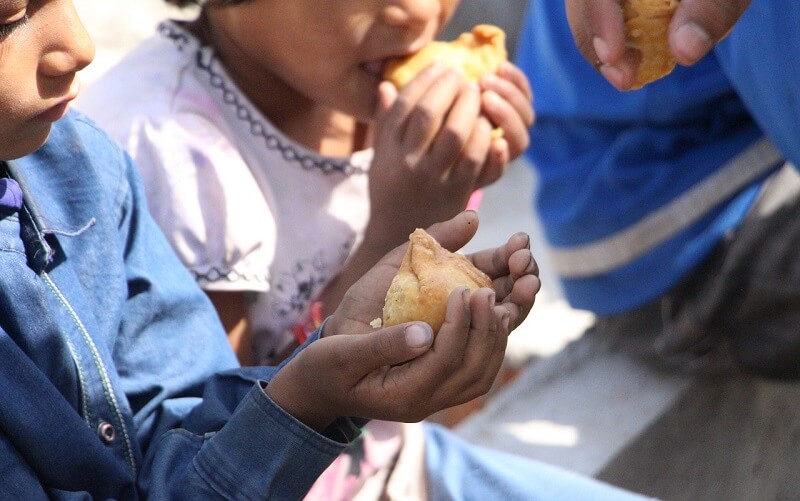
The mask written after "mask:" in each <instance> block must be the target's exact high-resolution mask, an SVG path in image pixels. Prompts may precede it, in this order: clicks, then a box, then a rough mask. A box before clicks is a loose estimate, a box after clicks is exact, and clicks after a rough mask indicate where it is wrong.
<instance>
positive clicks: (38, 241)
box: [6, 130, 99, 272]
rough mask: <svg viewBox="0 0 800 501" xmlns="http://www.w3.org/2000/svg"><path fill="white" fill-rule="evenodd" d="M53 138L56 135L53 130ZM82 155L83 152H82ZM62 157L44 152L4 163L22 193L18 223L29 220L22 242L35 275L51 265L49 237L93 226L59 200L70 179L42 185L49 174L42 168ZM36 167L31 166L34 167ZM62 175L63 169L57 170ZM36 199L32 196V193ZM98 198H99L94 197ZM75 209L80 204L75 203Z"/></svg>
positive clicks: (82, 213)
mask: <svg viewBox="0 0 800 501" xmlns="http://www.w3.org/2000/svg"><path fill="white" fill-rule="evenodd" d="M53 134H59V131H57V130H54V131H53ZM81 153H85V152H81ZM63 158H64V155H60V156H55V155H50V154H49V150H48V149H47V148H42V149H41V150H39V151H37V152H36V153H33V154H32V155H29V156H28V157H25V158H23V159H20V160H12V161H8V162H6V164H7V168H8V172H9V174H10V176H11V177H12V178H13V179H14V180H15V181H17V183H19V186H20V188H21V190H22V197H23V208H22V210H21V211H20V214H19V216H20V219H21V220H28V221H29V222H30V223H31V224H30V225H24V226H23V228H24V230H23V233H24V234H23V235H22V237H23V239H24V240H25V245H26V249H27V253H28V257H29V259H30V261H31V263H30V264H31V267H32V268H33V269H34V270H36V271H37V272H39V271H42V270H44V269H45V268H47V266H48V265H50V264H51V263H53V260H54V258H55V250H54V248H53V243H54V242H53V241H52V240H49V239H48V236H52V235H59V236H65V237H70V236H75V235H78V234H80V233H82V232H84V231H86V230H87V229H88V228H89V227H91V226H93V225H94V224H95V222H96V215H94V214H87V213H86V212H85V211H80V210H75V209H76V207H75V204H71V203H69V201H66V202H65V201H64V200H63V196H60V191H61V188H60V187H61V186H63V184H64V183H72V182H74V180H73V179H72V178H62V179H59V180H57V181H55V182H53V180H48V182H43V178H46V177H47V176H48V175H50V173H48V172H47V171H46V169H42V168H41V166H42V165H48V164H49V163H53V162H58V161H63V160H61V159H63ZM37 163H38V165H34V164H37ZM59 171H60V172H64V169H59ZM71 172H73V173H74V175H75V176H79V175H80V172H78V171H77V170H75V171H71ZM34 192H35V193H36V196H35V197H34V196H33V193H34ZM95 195H96V196H99V195H98V194H95ZM75 202H76V203H77V204H78V205H84V204H80V201H78V200H76V201H75Z"/></svg>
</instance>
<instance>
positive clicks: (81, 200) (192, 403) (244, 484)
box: [0, 113, 359, 499]
mask: <svg viewBox="0 0 800 501" xmlns="http://www.w3.org/2000/svg"><path fill="white" fill-rule="evenodd" d="M77 166H79V167H80V169H78V168H77ZM15 168H16V171H15V173H16V174H17V176H15V177H19V178H20V181H21V185H22V186H23V192H24V196H25V200H26V204H29V205H30V206H31V212H32V214H33V216H32V221H33V223H32V224H31V227H32V228H33V230H31V231H35V232H41V233H43V235H40V238H39V239H38V240H41V242H43V243H48V242H50V243H54V242H55V243H54V244H53V245H52V248H53V256H54V257H52V259H50V261H48V262H49V264H45V265H43V266H44V268H43V269H44V271H43V272H42V273H40V274H39V275H36V274H35V273H31V274H30V276H31V277H32V278H31V280H32V281H36V280H37V277H46V280H48V281H50V283H51V284H52V289H53V290H57V291H59V293H58V301H55V300H54V301H53V306H52V308H51V307H50V306H45V307H42V306H40V305H37V306H36V308H37V310H33V309H32V308H31V307H30V306H28V307H25V305H18V304H13V303H12V304H11V305H5V303H3V304H0V306H2V307H3V308H6V307H8V308H15V310H13V313H14V314H18V315H19V316H22V317H23V320H25V322H28V323H27V326H28V327H27V328H26V329H25V330H23V331H22V332H21V334H19V336H23V338H24V336H26V335H29V334H30V333H35V332H38V331H41V332H43V333H44V335H49V334H47V333H48V332H49V333H54V332H57V331H62V336H63V337H67V336H68V335H69V332H68V331H69V329H71V328H72V327H73V326H74V325H79V326H80V329H79V330H80V331H81V333H80V334H78V335H76V338H74V339H73V341H69V340H66V341H64V343H65V345H66V344H68V347H69V349H66V348H64V349H61V350H59V354H62V353H66V354H67V356H69V353H71V354H72V356H71V357H72V359H73V362H74V364H75V366H76V367H77V369H76V370H75V371H74V372H73V371H69V370H66V371H65V370H64V369H60V372H59V373H58V376H57V378H54V377H53V376H52V375H49V376H48V375H47V372H48V367H43V368H41V372H42V373H44V374H45V376H46V377H49V378H50V380H51V381H54V379H59V381H58V383H57V384H58V385H59V387H61V389H60V391H61V393H62V394H63V395H65V397H66V400H67V401H68V403H69V405H67V406H66V407H67V409H68V411H69V412H71V413H73V414H79V415H80V418H79V419H77V420H70V423H72V422H73V421H77V423H81V421H83V422H84V423H88V424H89V428H90V429H94V428H95V427H96V421H92V419H94V418H96V417H97V416H103V415H107V410H108V409H107V407H113V411H114V412H115V413H116V414H115V415H114V416H112V418H110V419H107V420H108V421H110V422H112V423H114V424H117V425H118V427H117V436H121V437H122V438H120V439H119V440H117V441H119V442H122V444H121V445H119V450H120V452H119V454H118V455H117V456H118V457H119V458H121V459H120V464H121V465H122V467H123V468H127V469H128V470H129V471H132V475H133V477H134V478H135V480H134V483H135V491H136V492H137V493H138V495H140V496H143V497H147V498H153V499H208V498H226V499H233V498H236V499H251V498H258V499H264V498H269V499H296V498H301V497H302V496H303V494H304V493H305V492H306V491H307V490H308V488H310V486H311V484H312V483H313V482H314V480H316V478H317V477H318V476H319V474H320V473H322V471H323V470H324V469H325V468H326V467H327V466H328V465H329V464H330V463H331V462H332V461H333V459H334V458H335V457H336V456H337V455H338V454H339V453H340V452H341V451H342V449H343V448H344V447H345V446H346V445H347V443H348V442H349V441H351V440H353V439H354V438H355V437H356V436H357V435H358V433H359V429H358V426H357V425H356V423H355V422H353V421H352V420H350V419H348V418H341V419H339V420H337V421H336V422H335V423H334V424H333V425H331V427H330V428H329V429H328V430H326V431H325V433H322V434H320V433H317V432H315V431H314V430H312V429H310V428H308V427H306V426H305V425H304V424H302V423H300V422H299V421H297V420H296V419H294V418H293V417H292V416H290V415H289V414H287V413H286V412H284V411H283V410H282V409H281V408H280V407H279V406H277V405H276V404H275V403H274V402H272V401H271V400H270V399H269V398H268V397H267V395H266V394H265V393H264V391H263V388H264V387H265V385H266V384H268V381H269V380H270V379H271V377H272V376H273V375H274V374H275V373H276V371H277V370H278V369H277V368H269V367H253V368H240V367H238V364H237V362H236V358H235V356H234V354H233V352H232V350H231V349H230V346H229V344H228V341H227V339H226V336H225V332H224V330H223V328H222V326H221V324H220V322H219V319H218V318H217V316H216V313H215V311H214V309H213V306H212V305H211V303H210V301H209V300H208V298H207V297H206V296H205V294H204V293H203V292H202V291H201V290H200V289H199V288H198V287H197V285H196V284H195V283H194V281H193V280H192V278H191V276H190V275H189V274H188V272H187V271H186V270H185V269H184V267H183V266H182V265H181V263H180V262H179V261H178V259H177V257H176V256H175V255H174V253H173V252H172V249H171V248H170V246H169V244H168V243H167V241H166V239H165V238H164V237H163V235H162V234H161V232H160V231H159V230H158V228H157V226H156V224H155V223H154V221H153V220H152V219H151V217H150V215H149V214H148V212H147V207H146V202H145V197H144V193H143V189H142V186H141V184H140V181H139V177H138V173H137V172H136V168H135V166H134V165H133V163H132V161H131V160H130V158H129V157H128V156H127V155H125V154H124V153H123V152H122V150H121V149H120V148H119V147H118V146H116V145H114V144H113V143H112V142H111V141H109V140H108V139H107V138H106V136H105V135H104V134H102V132H100V131H99V130H98V129H97V128H96V127H95V126H94V124H93V123H91V122H90V121H89V120H88V119H86V118H85V117H82V116H80V115H78V114H76V113H71V114H70V115H69V116H68V117H67V118H66V119H64V120H62V121H60V122H59V123H58V124H57V126H56V127H54V129H53V132H52V133H51V137H50V139H49V140H48V144H47V145H46V146H45V148H43V149H42V150H41V151H39V152H37V154H36V155H34V156H32V157H31V158H26V159H22V160H21V161H19V162H17V163H16V165H15ZM87 221H88V222H87ZM67 227H69V228H72V227H75V228H78V230H75V231H73V230H69V231H67V230H66V229H65V228H67ZM43 245H44V244H43ZM20 248H21V247H20ZM15 255H19V256H22V254H15ZM37 255H39V254H37ZM17 261H19V260H17ZM22 261H23V262H24V258H23V259H22ZM29 261H30V260H29ZM26 276H27V275H26ZM19 282H20V280H19V279H16V280H14V281H11V282H8V283H11V284H14V287H21V288H22V287H27V288H31V287H38V289H37V290H40V291H41V290H46V288H45V287H43V286H41V284H35V283H33V284H20V283H19ZM29 285H30V286H29ZM40 295H41V294H40ZM0 300H2V298H0ZM65 304H66V305H67V306H68V308H69V311H70V315H71V317H72V319H71V320H70V319H67V320H70V321H69V323H68V324H67V323H64V322H65V321H64V318H65V317H64V315H63V314H62V313H61V312H60V310H63V306H64V305H65ZM48 309H52V310H53V313H52V315H51V316H52V318H51V319H45V320H42V317H43V316H44V315H49V311H48ZM57 310H59V311H57ZM31 311H36V315H35V318H34V317H33V316H31V313H30V312H31ZM28 317H30V318H28ZM25 322H20V323H21V324H23V325H25ZM45 322H50V323H51V324H58V323H59V322H61V324H62V325H61V327H57V328H56V329H51V328H49V327H48V328H47V329H37V328H38V326H39V324H42V325H44V323H45ZM0 323H3V322H0ZM0 327H2V325H0ZM0 330H2V329H0ZM63 333H66V334H63ZM0 334H2V332H0ZM31 335H32V334H31ZM81 336H84V339H81ZM317 338H318V334H317V335H316V336H313V337H312V338H311V339H309V341H308V343H311V342H314V340H316V339H317ZM62 341H63V340H62V339H53V340H51V341H50V342H49V344H50V345H51V346H53V345H56V346H57V345H58V344H59V343H61V342H62ZM84 341H85V342H84ZM20 343H22V346H23V347H25V345H26V343H25V339H22V340H21V341H18V344H20ZM30 345H31V346H33V343H30ZM36 346H45V344H38V345H36ZM86 346H88V348H86ZM298 352H299V350H298ZM29 356H31V358H33V359H34V360H35V359H39V358H41V359H43V360H44V359H46V358H47V357H46V356H43V355H42V354H32V355H31V354H29ZM92 374H97V375H98V376H97V377H96V378H95V377H93V376H92ZM54 384H55V383H54ZM70 384H71V385H72V386H73V387H75V388H76V390H69V389H64V388H65V387H68V386H69V385H70ZM95 386H96V387H95ZM95 397H96V398H95ZM112 404H113V405H112ZM64 422H66V420H64ZM78 428H84V427H83V426H76V429H75V433H76V434H81V433H86V431H87V430H86V429H78ZM0 431H2V432H6V431H7V430H6V429H5V428H4V429H2V430H0ZM70 434H71V433H70ZM45 442H46V440H42V443H45ZM107 445H109V446H111V445H110V444H107ZM114 447H116V446H114ZM112 450H115V449H113V448H112ZM60 452H61V451H60ZM63 453H64V454H67V455H68V454H73V455H74V461H76V462H81V461H84V462H85V463H89V461H88V460H87V459H86V458H85V457H82V456H85V455H86V454H87V451H86V450H84V451H63ZM98 457H99V456H98ZM102 457H103V458H106V459H103V461H108V460H109V459H108V456H107V454H105V453H104V454H103V455H102ZM93 459H94V460H97V458H93ZM125 465H127V466H125ZM91 477H92V475H91V472H87V474H86V478H91ZM98 477H100V475H98ZM81 482H82V483H81ZM81 482H78V484H80V485H81V490H83V489H85V490H87V491H89V492H90V493H94V494H93V495H97V496H98V497H109V496H108V495H107V494H102V495H101V494H100V493H109V492H129V491H126V490H124V489H123V488H119V489H117V490H114V489H113V488H110V487H109V486H108V485H102V486H100V485H99V484H100V483H101V482H104V483H105V484H107V483H108V482H109V480H108V478H107V477H106V478H98V480H97V482H96V485H93V484H91V482H90V481H88V480H86V479H82V480H81ZM55 487H59V486H55ZM59 488H62V489H63V488H64V487H59ZM71 488H72V487H70V489H71ZM95 488H96V490H95ZM111 497H116V496H111ZM121 497H128V496H121Z"/></svg>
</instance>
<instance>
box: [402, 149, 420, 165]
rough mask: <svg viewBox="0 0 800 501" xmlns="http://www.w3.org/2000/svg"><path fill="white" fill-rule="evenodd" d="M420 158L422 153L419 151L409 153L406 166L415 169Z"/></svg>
mask: <svg viewBox="0 0 800 501" xmlns="http://www.w3.org/2000/svg"><path fill="white" fill-rule="evenodd" d="M420 158H422V155H421V154H420V153H417V152H413V153H409V154H408V155H406V156H405V158H404V161H405V163H406V167H408V168H409V169H413V168H414V167H416V166H417V163H418V162H419V159H420Z"/></svg>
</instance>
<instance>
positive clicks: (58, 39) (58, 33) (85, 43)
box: [41, 2, 95, 76]
mask: <svg viewBox="0 0 800 501" xmlns="http://www.w3.org/2000/svg"><path fill="white" fill-rule="evenodd" d="M61 4H63V13H62V16H60V18H59V23H58V25H57V27H54V28H53V31H52V32H51V33H52V36H51V37H50V39H49V43H48V44H47V46H46V49H45V50H46V53H45V55H44V56H43V57H42V61H41V71H42V73H44V74H45V75H48V76H60V75H65V74H69V73H74V72H77V71H80V70H82V69H83V68H85V67H86V66H88V65H89V63H91V62H92V60H93V59H94V53H95V48H94V43H93V42H92V40H91V38H89V34H88V33H87V32H86V28H84V27H83V23H81V20H80V18H79V17H78V13H77V12H76V11H75V7H74V6H73V5H72V2H61Z"/></svg>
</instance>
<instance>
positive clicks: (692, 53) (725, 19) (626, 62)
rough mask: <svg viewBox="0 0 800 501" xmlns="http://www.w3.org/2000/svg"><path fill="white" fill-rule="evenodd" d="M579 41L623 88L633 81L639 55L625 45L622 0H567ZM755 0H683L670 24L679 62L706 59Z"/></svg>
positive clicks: (671, 41) (672, 45) (589, 56)
mask: <svg viewBox="0 0 800 501" xmlns="http://www.w3.org/2000/svg"><path fill="white" fill-rule="evenodd" d="M565 2H566V7H567V18H568V20H569V24H570V28H571V29H572V34H573V36H574V38H575V43H576V44H577V46H578V49H579V50H580V52H581V54H583V57H584V58H586V60H587V61H589V62H590V63H591V64H593V65H594V66H595V67H597V68H598V70H599V71H600V72H601V73H602V74H603V76H604V77H605V78H606V79H607V80H608V81H609V82H610V83H611V84H612V85H614V86H615V87H616V88H618V89H620V90H627V89H630V87H631V85H632V84H633V82H634V78H635V74H636V68H637V66H638V64H639V55H638V53H637V51H635V50H633V49H626V47H625V31H624V26H623V16H622V7H621V3H622V2H621V0H565ZM749 4H750V0H682V1H681V2H680V4H679V5H678V8H677V10H676V11H675V14H674V16H673V18H672V22H671V23H670V26H669V46H670V50H671V51H672V53H673V55H674V56H675V59H676V60H677V62H678V63H679V64H682V65H684V66H689V65H692V64H694V63H696V62H697V61H699V60H700V59H702V58H703V56H705V55H706V54H708V52H709V51H710V50H711V49H713V48H714V47H715V46H716V45H717V43H719V41H720V40H722V39H723V38H725V36H726V35H727V34H728V32H730V30H731V29H732V28H733V26H734V25H735V24H736V22H737V21H738V20H739V18H740V17H741V15H742V14H743V13H744V11H745V10H746V9H747V6H748V5H749Z"/></svg>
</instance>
